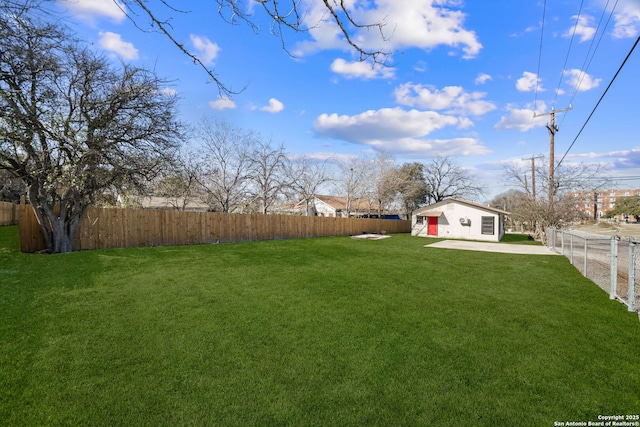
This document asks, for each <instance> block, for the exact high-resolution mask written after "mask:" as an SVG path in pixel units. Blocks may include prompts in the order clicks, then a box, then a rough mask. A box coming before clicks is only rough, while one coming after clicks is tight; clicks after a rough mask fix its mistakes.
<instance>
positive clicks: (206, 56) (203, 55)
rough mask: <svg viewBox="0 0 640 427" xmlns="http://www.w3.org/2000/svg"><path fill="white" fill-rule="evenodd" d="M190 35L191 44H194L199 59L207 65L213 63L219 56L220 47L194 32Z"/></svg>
mask: <svg viewBox="0 0 640 427" xmlns="http://www.w3.org/2000/svg"><path fill="white" fill-rule="evenodd" d="M190 37H191V44H193V47H194V49H195V50H196V51H197V54H196V56H197V57H198V59H199V60H200V61H202V62H203V63H204V64H205V65H210V64H213V61H214V60H215V59H216V58H217V57H218V52H220V47H219V46H218V45H217V44H215V43H214V42H212V41H211V40H209V39H208V38H206V37H201V36H196V35H194V34H191V36H190Z"/></svg>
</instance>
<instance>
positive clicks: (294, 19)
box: [113, 0, 391, 95]
mask: <svg viewBox="0 0 640 427" xmlns="http://www.w3.org/2000/svg"><path fill="white" fill-rule="evenodd" d="M113 1H114V2H115V1H116V0H113ZM120 1H121V2H122V4H124V5H125V6H126V7H127V8H128V9H125V12H126V13H127V16H129V18H130V19H131V21H132V22H134V23H135V24H136V25H137V26H140V27H141V26H142V24H141V23H140V16H141V15H142V16H146V17H148V18H149V19H150V20H151V30H153V31H158V32H160V33H161V34H163V35H164V36H165V37H167V39H168V40H169V41H170V42H171V43H172V44H173V45H174V46H175V47H176V48H177V49H178V50H179V51H181V52H182V53H183V54H185V55H187V56H188V57H189V58H191V60H193V62H194V63H195V64H197V65H198V66H200V67H201V68H202V69H203V70H204V71H205V72H206V73H207V74H208V75H209V77H210V78H211V79H212V80H213V81H214V82H215V83H216V84H217V86H218V88H219V90H220V91H221V92H222V93H223V94H224V95H231V94H233V93H235V92H234V91H233V90H231V89H230V88H229V87H227V86H226V85H225V84H224V83H223V82H222V80H220V78H219V77H218V76H217V74H216V72H215V70H212V69H210V68H208V67H207V66H206V65H205V64H204V63H203V62H202V61H201V60H200V59H199V58H198V56H197V55H196V54H195V53H193V52H191V51H189V50H188V49H187V48H186V47H185V45H184V44H183V43H182V42H180V41H179V40H178V39H177V38H176V36H175V35H174V32H173V28H172V25H171V19H172V18H169V19H165V18H161V17H160V16H161V15H162V14H164V13H169V14H170V15H174V16H175V15H176V14H187V13H189V12H188V10H185V9H182V8H183V7H184V6H183V5H182V4H180V3H179V2H178V1H175V2H171V1H169V0H162V1H161V2H158V3H156V4H154V5H150V4H149V2H147V1H146V0H120ZM250 1H251V0H247V1H242V0H215V3H217V5H218V14H219V17H220V18H222V19H223V20H224V21H226V22H227V23H229V24H232V25H235V24H238V23H244V24H246V25H248V26H249V27H250V28H251V29H252V30H253V31H255V32H258V31H259V30H260V27H259V25H258V24H257V23H256V21H255V20H254V19H255V18H254V16H252V15H251V12H250V10H251V9H252V8H250V7H249V6H248V5H249V2H250ZM255 1H256V2H257V3H258V4H260V6H261V7H262V10H263V11H264V12H265V13H266V15H267V16H268V17H269V18H270V19H271V28H270V30H271V33H272V34H274V35H276V36H277V37H279V39H280V42H281V45H282V48H283V49H284V50H285V51H287V52H288V50H287V43H286V40H285V38H286V37H285V33H286V31H287V30H289V31H292V32H294V33H301V32H308V31H310V30H311V29H314V28H317V27H319V26H320V25H326V23H327V22H331V23H332V24H335V25H336V27H337V31H339V32H340V33H341V34H342V37H343V38H344V41H345V45H347V46H350V47H351V48H352V49H353V50H355V52H357V54H358V55H359V57H360V60H362V61H364V60H367V59H371V60H372V61H373V62H374V63H380V64H382V63H384V62H385V61H386V59H387V57H388V56H389V55H390V53H391V52H388V51H384V50H382V49H375V48H374V49H369V48H367V47H365V46H364V45H363V44H361V43H360V41H359V40H357V39H356V37H354V35H353V34H352V33H353V32H354V30H357V29H367V30H375V31H377V32H378V33H379V34H380V38H381V41H384V40H386V36H385V34H384V31H383V30H384V27H385V22H383V21H379V22H370V23H366V22H365V23H361V22H358V21H357V20H356V18H355V17H354V11H355V9H356V8H355V7H354V5H353V4H352V2H345V1H344V0H341V1H339V2H338V1H335V0H322V2H321V3H322V5H321V6H320V7H321V8H322V9H324V11H325V12H324V13H323V14H322V16H321V17H320V18H313V16H315V14H314V13H312V9H313V8H314V6H316V5H317V4H314V3H306V2H302V1H300V0H255ZM288 53H289V52H288ZM289 54H290V53H289Z"/></svg>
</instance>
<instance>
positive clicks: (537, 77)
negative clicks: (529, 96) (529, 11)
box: [532, 0, 547, 120]
mask: <svg viewBox="0 0 640 427" xmlns="http://www.w3.org/2000/svg"><path fill="white" fill-rule="evenodd" d="M546 13H547V0H544V5H543V6H542V23H541V24H540V47H539V48H538V71H537V72H536V89H535V94H534V98H533V111H534V112H535V111H536V104H537V102H538V83H539V82H540V63H541V62H542V40H543V39H544V20H545V15H546ZM532 120H533V119H532Z"/></svg>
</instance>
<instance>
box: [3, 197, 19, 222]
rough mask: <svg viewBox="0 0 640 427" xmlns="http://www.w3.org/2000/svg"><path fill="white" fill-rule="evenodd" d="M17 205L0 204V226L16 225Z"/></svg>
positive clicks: (9, 203)
mask: <svg viewBox="0 0 640 427" xmlns="http://www.w3.org/2000/svg"><path fill="white" fill-rule="evenodd" d="M18 210H19V205H17V204H16V203H11V202H0V225H15V224H17V223H18Z"/></svg>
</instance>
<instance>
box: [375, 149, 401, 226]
mask: <svg viewBox="0 0 640 427" xmlns="http://www.w3.org/2000/svg"><path fill="white" fill-rule="evenodd" d="M371 171H372V175H371V184H372V186H371V188H372V190H373V191H372V194H373V200H375V205H376V206H377V208H378V214H379V215H384V214H385V213H386V212H388V210H389V207H390V206H391V204H392V203H393V201H394V199H395V197H396V195H397V194H398V174H397V170H396V162H395V160H394V158H393V157H392V156H391V155H390V154H389V153H384V152H380V153H377V155H376V157H375V159H373V162H372V168H371Z"/></svg>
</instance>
